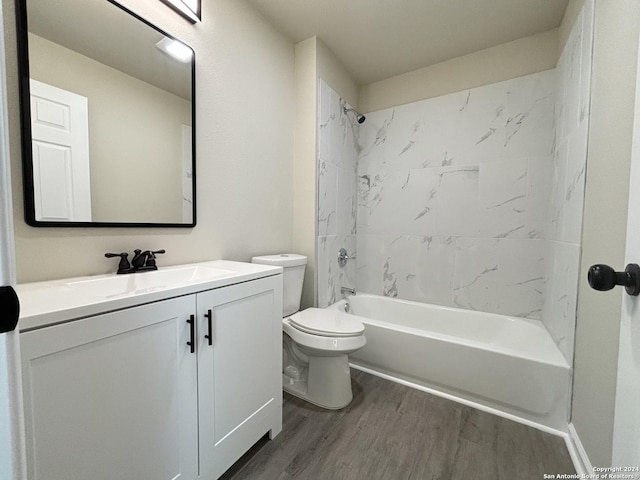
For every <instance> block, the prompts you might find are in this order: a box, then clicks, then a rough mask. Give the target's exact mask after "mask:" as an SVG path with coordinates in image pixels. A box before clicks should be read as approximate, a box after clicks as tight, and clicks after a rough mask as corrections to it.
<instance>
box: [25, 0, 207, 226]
mask: <svg viewBox="0 0 640 480" xmlns="http://www.w3.org/2000/svg"><path fill="white" fill-rule="evenodd" d="M27 1H28V0H16V3H15V9H16V35H17V43H18V77H19V79H18V86H19V96H20V129H21V132H20V136H21V146H22V177H23V191H24V215H25V222H26V223H27V225H30V226H32V227H63V228H93V227H98V228H114V227H117V228H193V227H195V226H196V61H195V52H193V58H192V60H191V123H192V131H191V145H192V161H191V172H192V188H193V202H192V210H193V213H192V215H193V216H192V221H191V223H145V222H51V221H38V220H36V218H35V197H34V181H33V151H32V137H31V99H30V94H31V92H30V87H29V80H30V75H29V37H28V22H27ZM107 1H108V2H109V3H111V4H112V5H114V6H116V7H117V8H119V9H121V10H123V11H124V12H125V13H127V14H129V15H131V16H132V17H134V18H136V19H138V20H139V21H141V22H142V23H144V24H145V25H147V26H149V27H151V28H153V29H154V30H156V31H157V32H158V33H160V34H162V35H164V36H165V37H168V38H171V39H175V40H178V39H176V38H175V37H174V36H173V35H170V34H168V33H166V32H165V31H164V30H162V29H160V28H158V27H156V26H155V25H153V24H152V23H150V22H148V21H147V20H145V19H144V18H142V17H141V16H139V15H138V14H136V13H134V12H132V11H131V10H129V9H128V8H126V7H124V6H122V5H120V4H119V3H117V2H116V1H115V0H107ZM191 50H192V51H193V49H191Z"/></svg>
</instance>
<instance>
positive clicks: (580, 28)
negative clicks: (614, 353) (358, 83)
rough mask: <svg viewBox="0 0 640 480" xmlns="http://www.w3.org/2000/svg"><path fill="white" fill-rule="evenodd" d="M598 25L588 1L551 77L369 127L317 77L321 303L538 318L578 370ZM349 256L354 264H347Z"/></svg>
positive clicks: (407, 108) (380, 116) (476, 93)
mask: <svg viewBox="0 0 640 480" xmlns="http://www.w3.org/2000/svg"><path fill="white" fill-rule="evenodd" d="M592 24H593V1H592V0H588V1H587V2H585V6H584V8H583V11H582V12H581V14H580V17H579V18H578V20H577V22H576V25H575V27H574V29H573V31H572V33H571V35H570V37H569V41H568V42H567V45H566V47H565V49H564V51H563V53H562V56H561V58H560V60H559V63H558V66H557V68H556V69H554V70H549V71H545V72H540V73H536V74H532V75H527V76H523V77H519V78H515V79H512V80H508V81H504V82H500V83H496V84H491V85H486V86H482V87H478V88H474V89H471V90H465V91H461V92H457V93H453V94H449V95H444V96H441V97H436V98H432V99H428V100H424V101H419V102H414V103H410V104H407V105H402V106H398V107H394V108H389V109H386V110H380V111H377V112H372V113H368V114H367V120H366V122H365V123H364V124H362V125H358V124H357V123H356V122H355V119H354V118H353V117H352V116H351V115H345V114H344V112H343V111H342V108H341V105H342V104H343V101H342V100H341V99H340V96H339V95H338V94H337V93H336V92H335V91H333V90H332V89H331V88H330V87H329V86H328V85H327V84H325V83H324V82H322V81H321V82H320V88H319V99H318V102H319V105H320V108H319V109H318V110H319V121H318V125H319V128H318V165H317V168H318V224H317V227H318V245H317V248H318V304H319V306H320V307H324V306H327V305H329V304H331V303H333V302H334V301H336V300H337V299H339V298H341V295H340V287H341V286H350V287H354V286H355V287H357V290H358V291H360V292H367V293H373V294H377V295H386V296H392V297H398V298H403V299H407V300H416V301H420V302H427V303H434V304H439V305H447V306H454V307H461V308H465V309H471V310H481V311H485V312H495V313H500V314H506V315H514V316H520V317H525V318H530V319H538V320H542V321H543V322H544V324H545V325H546V327H547V329H548V330H549V331H550V333H551V335H552V336H553V338H554V340H555V341H556V343H557V344H558V346H559V347H560V349H561V350H562V352H563V354H564V355H565V357H566V358H567V360H568V361H569V362H571V357H572V355H573V351H572V349H573V337H574V330H575V311H576V296H577V281H578V269H579V263H580V262H579V260H580V234H581V226H582V209H583V199H584V183H585V164H586V149H587V135H588V123H589V98H590V90H589V89H590V72H591V44H592V32H593V29H592ZM341 102H342V103H341ZM340 247H345V248H346V249H347V251H348V252H349V253H350V254H356V255H357V260H356V262H357V263H354V262H349V264H348V265H347V267H345V268H340V267H339V266H338V264H337V253H338V250H339V248H340Z"/></svg>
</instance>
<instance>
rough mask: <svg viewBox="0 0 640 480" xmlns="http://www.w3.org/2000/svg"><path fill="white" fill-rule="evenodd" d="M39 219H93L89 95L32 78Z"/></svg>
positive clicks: (34, 170) (75, 220) (33, 137)
mask: <svg viewBox="0 0 640 480" xmlns="http://www.w3.org/2000/svg"><path fill="white" fill-rule="evenodd" d="M30 88H31V131H32V147H33V183H34V200H35V210H36V212H35V213H36V220H39V221H73V222H90V221H91V187H90V169H89V118H88V101H87V98H86V97H83V96H82V95H77V94H75V93H73V92H69V91H67V90H63V89H61V88H57V87H53V86H51V85H47V84H46V83H42V82H38V81H36V80H31V82H30Z"/></svg>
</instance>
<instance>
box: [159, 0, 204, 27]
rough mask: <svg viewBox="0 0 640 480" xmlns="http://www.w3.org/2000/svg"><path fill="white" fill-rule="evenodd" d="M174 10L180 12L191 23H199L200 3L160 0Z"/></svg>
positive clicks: (191, 0)
mask: <svg viewBox="0 0 640 480" xmlns="http://www.w3.org/2000/svg"><path fill="white" fill-rule="evenodd" d="M162 1H163V2H164V3H166V4H168V5H169V6H171V7H172V8H173V9H174V10H176V11H178V12H180V13H181V14H182V15H184V16H185V17H187V18H188V19H189V20H190V21H191V22H193V23H195V22H198V21H200V2H198V0H162Z"/></svg>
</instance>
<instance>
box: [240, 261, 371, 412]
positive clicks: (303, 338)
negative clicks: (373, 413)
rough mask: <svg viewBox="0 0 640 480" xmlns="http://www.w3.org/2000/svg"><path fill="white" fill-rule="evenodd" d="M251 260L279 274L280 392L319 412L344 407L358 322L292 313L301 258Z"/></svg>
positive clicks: (360, 342)
mask: <svg viewBox="0 0 640 480" xmlns="http://www.w3.org/2000/svg"><path fill="white" fill-rule="evenodd" d="M251 261H252V262H253V263H262V264H268V265H278V266H281V267H283V269H284V274H283V283H284V285H283V297H284V298H283V310H284V311H283V317H284V318H283V319H282V329H283V337H282V388H283V389H284V390H285V391H286V392H288V393H290V394H292V395H295V396H297V397H299V398H302V399H303V400H306V401H308V402H310V403H313V404H315V405H318V406H320V407H323V408H329V409H339V408H343V407H345V406H347V405H348V404H349V403H350V402H351V400H352V399H353V392H352V389H351V373H350V369H349V354H350V353H353V352H355V351H356V350H358V349H360V348H362V347H364V346H365V344H366V343H367V339H366V337H365V335H364V325H363V323H362V322H361V321H360V320H359V318H358V317H357V316H355V315H350V314H348V313H345V312H343V311H339V310H333V309H331V310H329V309H320V308H307V309H305V310H302V311H297V310H298V309H299V308H300V296H301V292H302V280H303V277H304V265H305V264H306V257H304V256H302V255H294V254H282V255H266V256H262V257H253V258H252V259H251ZM301 266H302V270H301V269H300V267H301ZM292 292H293V293H292Z"/></svg>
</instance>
